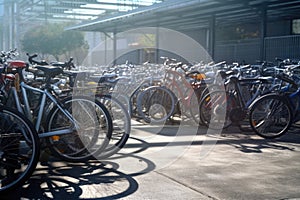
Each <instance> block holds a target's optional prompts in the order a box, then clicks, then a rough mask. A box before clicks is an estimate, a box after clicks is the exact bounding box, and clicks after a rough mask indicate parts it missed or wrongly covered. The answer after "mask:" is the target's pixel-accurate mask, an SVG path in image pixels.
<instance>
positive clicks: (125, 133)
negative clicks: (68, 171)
mask: <svg viewBox="0 0 300 200" xmlns="http://www.w3.org/2000/svg"><path fill="white" fill-rule="evenodd" d="M27 56H28V61H29V62H30V63H31V64H43V65H46V64H47V63H46V62H44V61H37V60H35V59H34V58H35V57H37V55H36V54H34V55H29V54H27ZM72 61H73V59H72V58H70V59H69V61H67V62H58V63H56V62H51V64H52V65H54V66H59V67H60V68H62V69H64V71H63V75H64V76H67V77H68V80H69V82H68V86H64V88H65V90H64V92H62V94H61V96H70V95H72V92H73V91H74V90H75V93H76V94H77V93H79V94H84V95H88V96H95V98H96V99H97V100H98V101H99V102H101V103H102V104H103V105H105V107H106V109H107V110H108V112H109V114H110V116H111V119H112V125H113V130H112V135H111V138H110V140H109V143H108V145H107V146H106V147H105V149H103V151H102V152H100V153H99V154H97V155H95V156H94V157H95V158H97V159H106V158H108V157H110V156H112V155H114V154H115V153H117V152H118V151H119V150H120V149H122V148H123V146H124V145H125V144H126V142H127V140H128V138H129V135H130V131H131V121H130V117H129V114H128V111H127V109H126V108H125V107H124V105H123V104H122V103H121V102H120V101H119V100H118V99H116V98H115V97H113V96H112V95H110V94H109V90H110V88H111V87H113V86H114V85H115V84H116V82H117V81H116V80H114V78H115V76H113V77H112V76H110V75H103V76H101V77H96V76H95V75H94V74H93V73H91V74H90V73H89V72H83V71H71V69H73V68H75V66H74V64H73V62H72ZM94 81H98V85H97V83H96V82H94ZM60 82H61V81H60V80H59V81H57V83H55V85H58V83H60ZM104 84H105V85H104Z"/></svg>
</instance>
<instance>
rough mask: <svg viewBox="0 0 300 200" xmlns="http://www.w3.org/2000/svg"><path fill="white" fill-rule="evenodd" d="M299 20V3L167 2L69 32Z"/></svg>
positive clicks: (296, 0)
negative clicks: (263, 17) (212, 21)
mask: <svg viewBox="0 0 300 200" xmlns="http://www.w3.org/2000/svg"><path fill="white" fill-rule="evenodd" d="M262 16H265V17H266V20H268V21H274V20H282V19H295V18H300V2H299V0H289V1H282V0H268V1H266V0H166V1H164V2H162V3H159V4H153V5H152V6H147V7H140V8H137V9H135V10H132V11H129V12H126V13H117V14H113V15H106V16H104V17H99V18H97V19H94V20H91V21H88V22H84V23H81V24H77V25H74V26H71V27H68V28H67V29H68V30H70V29H76V30H82V31H99V32H122V31H125V30H128V29H132V28H138V27H145V26H147V27H157V26H160V27H164V28H170V29H175V30H189V29H197V28H206V27H209V24H210V23H211V19H212V18H214V20H215V21H214V23H215V25H217V26H218V25H220V26H223V25H225V26H226V25H228V24H233V23H252V22H257V21H258V20H261V19H262Z"/></svg>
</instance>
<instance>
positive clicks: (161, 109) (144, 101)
mask: <svg viewBox="0 0 300 200" xmlns="http://www.w3.org/2000/svg"><path fill="white" fill-rule="evenodd" d="M175 103H176V101H175V96H174V95H173V93H172V92H171V91H170V90H169V89H167V88H164V87H160V86H152V87H149V88H147V89H145V90H144V91H143V92H142V93H141V94H140V95H139V96H138V99H137V110H138V113H139V116H140V117H142V118H143V119H144V121H145V122H147V123H150V122H151V123H162V122H165V121H166V120H167V119H169V118H170V117H171V116H172V114H173V112H174V109H175Z"/></svg>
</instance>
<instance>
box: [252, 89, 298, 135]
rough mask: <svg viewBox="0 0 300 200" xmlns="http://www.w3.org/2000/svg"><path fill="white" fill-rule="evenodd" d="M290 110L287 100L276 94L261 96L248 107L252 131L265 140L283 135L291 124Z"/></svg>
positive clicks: (291, 115)
mask: <svg viewBox="0 0 300 200" xmlns="http://www.w3.org/2000/svg"><path fill="white" fill-rule="evenodd" d="M292 119H293V114H292V109H291V107H290V105H289V103H288V102H287V100H286V99H285V98H284V97H282V96H279V95H277V94H267V95H264V96H261V97H260V98H258V99H257V100H256V101H254V102H253V103H252V105H251V106H250V112H249V121H250V125H251V128H252V130H253V131H254V132H255V133H256V134H257V135H259V136H261V137H263V138H266V139H274V138H278V137H280V136H282V135H284V134H285V133H286V132H287V131H288V130H289V128H290V126H291V124H292Z"/></svg>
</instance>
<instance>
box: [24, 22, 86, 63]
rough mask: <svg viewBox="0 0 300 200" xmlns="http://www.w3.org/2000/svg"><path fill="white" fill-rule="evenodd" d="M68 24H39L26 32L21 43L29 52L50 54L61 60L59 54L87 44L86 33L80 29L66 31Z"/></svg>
mask: <svg viewBox="0 0 300 200" xmlns="http://www.w3.org/2000/svg"><path fill="white" fill-rule="evenodd" d="M65 26H66V24H46V25H42V26H38V27H36V28H33V29H31V30H29V31H28V32H26V33H25V34H24V37H23V39H22V40H21V43H22V45H23V50H24V51H26V52H29V53H37V52H38V53H41V54H44V55H45V54H50V55H52V56H54V57H55V58H56V59H57V60H59V56H60V55H63V54H68V53H69V54H70V52H71V51H73V50H76V49H77V48H80V47H82V46H84V45H85V41H84V35H83V33H82V32H78V31H65V30H64V27H65Z"/></svg>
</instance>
